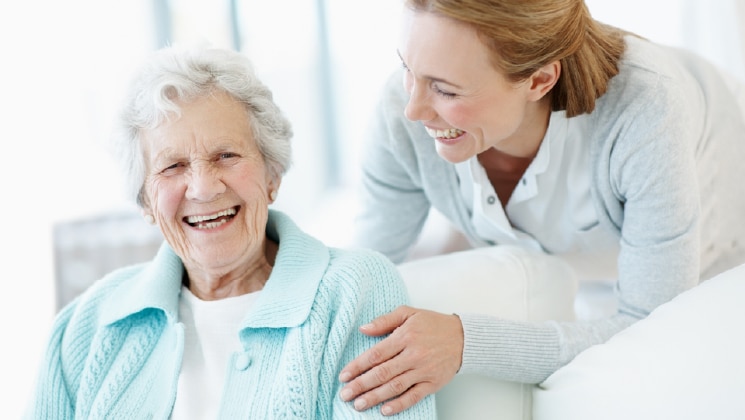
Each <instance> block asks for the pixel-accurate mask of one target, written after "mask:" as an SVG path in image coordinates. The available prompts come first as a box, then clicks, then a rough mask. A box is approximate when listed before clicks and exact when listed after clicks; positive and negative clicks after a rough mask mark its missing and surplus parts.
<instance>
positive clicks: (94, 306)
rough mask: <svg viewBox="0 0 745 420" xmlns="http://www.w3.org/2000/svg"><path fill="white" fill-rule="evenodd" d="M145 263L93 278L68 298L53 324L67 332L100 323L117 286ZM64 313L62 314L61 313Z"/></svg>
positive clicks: (134, 273)
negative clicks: (92, 281) (89, 283)
mask: <svg viewBox="0 0 745 420" xmlns="http://www.w3.org/2000/svg"><path fill="white" fill-rule="evenodd" d="M144 266H145V264H137V265H132V266H128V267H123V268H119V269H117V270H114V271H112V272H111V273H109V274H107V275H105V276H104V277H102V278H101V279H99V280H97V281H95V282H94V283H93V284H91V286H90V287H88V288H87V289H86V290H85V291H84V292H83V293H81V294H80V295H79V296H78V297H76V298H75V299H74V300H73V301H72V302H70V303H69V304H68V305H67V306H66V307H65V308H63V310H62V311H60V314H59V315H58V316H57V317H56V320H55V328H57V329H65V330H66V331H67V334H68V335H69V334H76V333H77V334H84V335H85V334H88V332H89V331H91V330H95V329H97V328H99V327H100V324H101V322H102V321H101V320H102V319H103V318H105V314H106V311H107V308H109V307H110V303H111V301H112V299H116V297H117V295H118V293H117V291H118V290H121V288H122V287H123V286H124V285H125V284H126V283H127V281H128V280H129V279H131V278H133V277H136V276H137V274H138V273H140V272H141V271H142V270H143V268H144ZM63 313H65V314H66V315H62V314H63Z"/></svg>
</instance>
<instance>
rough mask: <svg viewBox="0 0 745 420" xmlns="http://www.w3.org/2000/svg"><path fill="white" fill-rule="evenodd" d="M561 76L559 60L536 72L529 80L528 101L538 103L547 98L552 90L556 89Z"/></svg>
mask: <svg viewBox="0 0 745 420" xmlns="http://www.w3.org/2000/svg"><path fill="white" fill-rule="evenodd" d="M560 75H561V63H560V62H559V61H558V60H557V61H553V62H551V63H548V64H546V65H545V66H543V67H541V68H540V69H538V70H536V72H535V73H533V75H531V76H530V78H529V79H528V83H529V84H530V90H529V92H528V99H529V100H532V101H538V100H540V99H541V98H543V97H544V96H546V94H547V93H548V92H549V91H550V90H551V88H553V87H554V85H555V84H556V82H558V81H559V76H560Z"/></svg>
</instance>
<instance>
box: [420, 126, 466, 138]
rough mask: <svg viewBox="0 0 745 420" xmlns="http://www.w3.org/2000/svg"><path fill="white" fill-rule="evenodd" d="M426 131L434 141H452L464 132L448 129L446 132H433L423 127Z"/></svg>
mask: <svg viewBox="0 0 745 420" xmlns="http://www.w3.org/2000/svg"><path fill="white" fill-rule="evenodd" d="M424 128H425V130H427V134H429V135H430V137H433V138H435V139H454V138H456V137H460V136H462V135H463V134H464V133H465V131H463V130H461V129H459V128H449V129H447V130H435V129H432V128H429V127H424Z"/></svg>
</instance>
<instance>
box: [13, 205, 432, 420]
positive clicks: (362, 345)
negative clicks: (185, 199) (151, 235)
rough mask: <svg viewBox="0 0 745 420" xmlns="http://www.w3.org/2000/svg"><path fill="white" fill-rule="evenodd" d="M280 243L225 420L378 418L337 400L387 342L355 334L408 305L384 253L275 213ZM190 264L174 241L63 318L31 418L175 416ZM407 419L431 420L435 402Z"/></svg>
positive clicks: (225, 404)
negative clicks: (327, 237)
mask: <svg viewBox="0 0 745 420" xmlns="http://www.w3.org/2000/svg"><path fill="white" fill-rule="evenodd" d="M267 234H268V235H269V236H270V237H271V238H274V239H275V240H277V241H278V242H279V253H278V255H277V258H276V264H275V266H274V269H273V270H272V273H271V276H270V278H269V281H268V282H267V283H266V286H265V287H264V289H263V291H262V292H261V295H260V297H259V298H258V300H257V301H256V304H255V306H254V307H253V308H252V309H251V310H250V312H249V313H248V315H247V316H246V318H245V319H244V321H243V327H242V330H241V332H240V340H241V342H242V344H243V349H244V351H243V352H239V353H235V354H234V355H233V356H232V359H231V362H230V365H229V366H228V372H227V375H226V379H225V390H224V393H223V396H222V401H221V411H220V418H225V419H239V418H251V419H277V418H283V419H285V418H287V419H304V420H307V419H337V418H377V417H382V416H381V415H380V410H379V407H375V408H372V409H370V410H367V411H366V412H364V413H357V412H356V411H354V410H353V408H352V406H351V404H350V403H346V402H343V401H341V399H340V398H339V396H338V393H339V389H340V388H341V384H340V383H339V381H338V380H337V377H338V373H339V371H340V370H341V368H342V367H343V366H344V365H345V364H346V363H347V362H349V361H351V360H352V359H353V358H354V357H356V356H357V355H359V354H360V353H361V352H362V351H364V350H365V349H367V348H369V347H370V346H372V345H373V344H374V343H375V342H377V341H378V340H379V339H373V338H369V337H366V336H364V335H363V334H361V333H359V332H358V331H357V328H358V327H359V326H360V325H362V324H364V323H367V322H369V321H370V320H372V319H373V318H374V317H376V316H378V315H380V314H383V313H385V312H388V311H390V310H392V309H393V308H395V307H396V306H398V305H401V304H405V303H407V299H408V298H407V294H406V290H405V287H404V285H403V283H402V281H401V279H400V277H399V275H398V273H397V271H396V269H395V267H394V266H393V265H392V264H391V263H390V262H389V261H388V260H387V259H385V258H384V257H382V256H381V255H380V254H377V253H373V252H369V251H361V250H359V251H343V250H338V249H333V248H327V247H326V246H324V245H323V244H322V243H320V242H319V241H317V240H316V239H314V238H312V237H310V236H308V235H306V234H304V233H303V232H301V231H300V230H299V229H298V227H297V226H296V225H295V224H294V223H293V222H292V221H291V220H290V219H289V218H288V217H287V216H286V215H284V214H282V213H280V212H277V211H274V210H271V211H270V214H269V223H268V225H267ZM183 271H184V268H183V265H182V263H181V260H180V259H179V257H178V256H177V255H176V254H175V253H174V252H173V250H172V249H171V248H170V246H169V245H168V244H165V243H164V244H163V246H162V247H161V249H160V251H159V252H158V254H157V256H156V257H155V258H154V259H153V260H152V261H151V262H149V263H146V264H140V265H136V266H132V267H128V268H123V269H120V270H117V271H115V272H113V273H111V274H110V275H107V276H106V277H104V278H103V279H102V280H100V281H98V282H97V283H96V284H94V285H93V286H92V287H91V288H89V289H88V290H87V291H86V292H85V293H84V294H83V295H81V296H80V297H79V298H78V299H76V300H75V301H74V302H72V303H71V304H70V305H68V306H67V307H66V308H64V309H63V310H62V311H61V312H60V313H59V315H58V316H57V318H56V320H55V322H54V326H53V330H52V334H51V338H50V340H49V345H48V348H47V351H46V355H45V357H44V360H43V364H42V366H41V369H40V374H39V379H38V384H37V387H36V389H35V393H34V395H33V398H32V400H31V402H30V406H29V410H28V412H27V416H28V418H33V419H73V418H74V419H167V418H168V417H169V416H170V413H171V410H172V408H173V403H174V400H175V397H176V389H177V382H178V376H179V369H180V365H181V358H182V356H183V345H184V329H183V325H182V324H181V323H179V320H178V301H179V293H180V289H181V278H182V275H183ZM399 417H400V418H415V419H427V418H435V417H436V416H435V404H434V397H428V398H427V399H426V400H425V401H424V402H423V403H421V404H417V405H416V406H415V407H413V408H411V409H409V410H407V411H406V412H405V413H403V414H401V415H400V416H399Z"/></svg>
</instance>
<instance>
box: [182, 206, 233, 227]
mask: <svg viewBox="0 0 745 420" xmlns="http://www.w3.org/2000/svg"><path fill="white" fill-rule="evenodd" d="M238 210H240V206H235V207H232V208H229V209H227V210H222V211H219V212H217V213H214V214H206V215H203V216H187V217H185V218H184V221H185V222H186V223H187V224H188V225H189V226H191V227H194V228H197V229H215V228H217V227H220V226H222V225H224V224H225V223H228V222H229V221H230V220H231V219H232V218H233V217H235V215H236V214H237V213H238Z"/></svg>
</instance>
